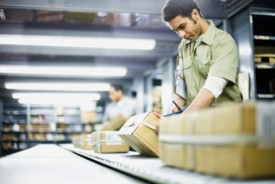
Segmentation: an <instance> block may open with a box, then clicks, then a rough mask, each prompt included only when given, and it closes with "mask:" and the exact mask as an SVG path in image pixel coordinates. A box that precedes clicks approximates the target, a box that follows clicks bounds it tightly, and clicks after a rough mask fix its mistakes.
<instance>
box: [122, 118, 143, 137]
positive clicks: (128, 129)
mask: <svg viewBox="0 0 275 184" xmlns="http://www.w3.org/2000/svg"><path fill="white" fill-rule="evenodd" d="M147 115H148V113H143V114H139V115H135V116H132V117H130V118H129V119H128V121H127V122H126V123H125V124H124V125H123V126H122V128H121V129H120V130H119V132H120V133H122V134H132V133H133V132H134V131H135V130H136V129H137V127H138V126H139V125H140V123H142V122H143V120H144V119H145V117H146V116H147Z"/></svg>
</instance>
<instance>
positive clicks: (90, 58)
mask: <svg viewBox="0 0 275 184" xmlns="http://www.w3.org/2000/svg"><path fill="white" fill-rule="evenodd" d="M182 1H183V2H184V0H182ZM165 2H166V0H150V1H146V0H139V1H134V0H128V1H121V0H93V1H86V0H78V1H71V0H43V1H35V0H26V1H15V0H10V1H8V0H0V129H1V132H0V173H3V176H4V177H2V176H1V177H0V183H20V182H21V183H35V182H37V180H38V179H39V180H40V179H41V180H42V182H41V183H50V182H51V183H57V182H59V181H60V182H61V181H63V182H67V183H76V182H78V183H90V182H93V183H99V182H100V183H107V182H108V183H109V182H114V183H199V182H200V183H235V182H236V183H242V182H243V183H250V182H251V183H253V182H259V183H275V180H274V178H275V173H274V171H273V172H272V171H271V170H273V169H274V170H275V168H274V166H266V167H267V168H264V167H261V166H262V165H260V166H258V165H253V163H252V162H251V164H250V165H249V164H248V165H249V166H247V167H249V168H251V172H250V170H249V169H248V170H249V171H248V172H247V173H246V172H245V171H244V172H243V173H242V174H240V175H238V174H236V176H237V179H235V178H234V177H235V175H234V174H232V175H230V174H228V175H227V174H220V173H215V172H214V170H215V169H214V168H215V166H213V168H212V172H214V175H211V174H210V175H208V173H207V172H206V171H204V170H203V167H201V168H202V169H201V170H200V171H198V172H196V169H191V171H189V169H186V168H185V167H184V166H183V167H182V166H178V165H177V162H181V161H180V159H181V157H180V156H178V154H180V153H178V152H177V150H176V148H175V147H172V146H171V148H169V149H170V153H173V154H171V155H172V156H171V155H170V156H171V157H169V156H167V157H165V156H163V155H161V154H164V153H165V154H167V155H168V153H166V152H165V151H163V150H165V149H168V147H169V146H168V143H167V142H165V141H164V142H165V143H167V145H166V144H165V143H160V142H161V141H162V140H165V136H163V139H161V136H160V135H161V134H162V131H163V132H165V131H164V130H161V131H160V132H159V133H158V134H156V135H157V136H158V138H156V140H158V141H159V145H162V146H160V147H159V149H160V150H162V151H161V152H160V155H158V154H155V156H156V155H157V158H156V157H152V154H151V155H150V154H148V155H149V156H148V157H147V156H146V154H147V153H148V152H146V151H144V152H143V151H142V149H141V148H137V147H138V146H137V147H135V146H132V145H131V144H130V143H129V144H130V148H129V146H127V149H129V150H130V152H129V153H124V154H125V155H123V154H122V153H119V154H115V153H113V154H100V153H94V150H93V151H92V150H90V147H89V145H88V143H87V142H89V141H91V140H96V139H97V138H98V137H100V134H92V133H94V132H97V131H98V130H100V128H101V127H102V125H103V124H104V123H105V122H104V116H105V115H104V114H106V112H107V110H106V109H107V106H108V104H110V103H111V100H110V97H109V95H110V94H109V89H110V87H112V85H114V84H115V85H119V86H122V87H123V91H124V94H125V96H127V97H128V98H131V99H133V100H134V101H135V112H136V113H135V114H132V115H136V114H138V115H139V114H142V113H147V112H157V113H158V114H161V115H167V114H170V113H172V105H173V93H174V84H175V70H176V67H177V66H176V65H177V56H178V47H179V44H180V42H181V40H182V39H181V38H180V37H179V36H178V35H177V34H176V33H175V32H174V31H172V30H171V29H170V28H169V26H167V25H166V23H165V22H164V21H163V19H162V7H163V6H164V4H165ZM196 2H197V4H198V5H199V7H200V10H201V12H202V14H203V17H204V19H206V20H212V21H213V22H214V24H215V26H216V27H217V28H218V29H221V30H223V31H225V32H227V33H229V34H230V35H231V36H232V37H233V39H234V41H235V42H236V45H237V48H238V54H239V66H238V79H239V81H238V87H239V88H240V90H241V92H242V96H243V104H246V103H258V102H262V103H268V104H269V106H268V105H267V106H268V107H266V106H265V107H263V106H264V105H263V106H261V105H259V106H257V107H256V108H255V109H256V110H255V111H257V110H258V111H259V112H262V113H263V111H266V112H267V113H263V114H264V115H265V117H263V116H264V115H262V116H260V115H258V119H257V120H258V121H262V119H264V118H265V119H264V121H265V122H264V123H265V124H266V125H267V124H268V126H269V128H267V129H268V130H269V132H268V135H269V137H268V139H267V140H268V141H267V142H268V143H272V145H273V147H271V148H270V149H267V150H268V151H269V152H268V151H266V152H264V153H262V152H260V151H259V152H257V154H255V155H256V156H255V155H253V154H252V156H251V158H252V157H253V158H254V159H255V160H257V159H258V160H260V158H261V157H265V158H266V159H265V160H264V161H263V163H265V164H266V165H268V164H267V163H270V165H271V164H272V163H274V161H275V156H274V155H275V149H274V142H275V141H274V140H275V138H274V137H275V117H274V113H273V114H272V111H273V110H275V108H274V107H275V105H274V102H275V101H274V100H275V28H274V24H275V3H274V2H272V1H271V0H196ZM244 106H245V105H244ZM248 106H249V105H248ZM245 107H246V106H245ZM260 107H262V109H260ZM269 107H270V108H269ZM249 108H250V106H249ZM236 109H237V108H236ZM213 111H214V110H213ZM244 111H245V110H244ZM258 111H257V112H258ZM223 112H224V111H221V114H222V113H223ZM234 112H235V111H234ZM236 112H237V111H236ZM247 112H248V114H246V115H247V116H246V117H251V118H252V117H254V114H253V113H255V112H254V111H252V110H249V111H247ZM268 113H269V114H268ZM202 114H203V113H202ZM236 114H238V113H236ZM149 115H150V114H149ZM149 115H148V116H149ZM214 116H215V115H214ZM232 116H235V114H232ZM236 116H237V115H236ZM142 117H143V116H142ZM205 117H206V118H205V120H206V119H207V118H208V117H210V113H209V115H207V116H205ZM228 117H230V116H228ZM259 117H260V118H259ZM143 118H144V117H143ZM261 118H262V119H261ZM190 119H191V118H190ZM221 119H223V118H221ZM225 119H226V115H225V116H224V121H225V122H226V121H227V120H225ZM228 119H230V118H228ZM235 119H236V121H237V120H238V121H239V119H237V118H235ZM235 119H234V118H233V117H232V121H234V120H235ZM252 119H253V118H252ZM252 119H250V121H251V123H253V122H255V121H256V120H252ZM259 119H261V120H259ZM130 120H131V118H130V119H129V120H128V121H130ZM110 121H111V120H110ZM117 121H118V118H117ZM128 121H126V124H127V122H128ZM132 121H134V120H132ZM148 121H150V120H148ZM170 121H172V120H170ZM175 121H176V120H175ZM190 121H191V120H190ZM228 121H229V120H228ZM243 121H245V120H243ZM250 121H249V122H250ZM213 122H214V121H213ZM213 122H210V123H209V124H210V125H211V126H213V127H214V124H215V123H213ZM145 123H146V122H145ZM230 123H231V122H230ZM206 124H207V123H206ZM232 124H234V122H232ZM256 124H257V123H256ZM234 125H235V124H234ZM144 126H148V125H144ZM175 126H176V125H175ZM247 126H249V125H247ZM255 126H256V125H255ZM123 127H124V126H123ZM123 127H122V128H123ZM167 127H168V125H167ZM217 127H219V126H217ZM244 127H245V125H244ZM192 128H194V127H192ZM265 128H266V127H265ZM171 129H172V128H171ZM179 129H181V128H179ZM217 129H218V128H217ZM252 129H253V128H252ZM102 130H103V129H102ZM106 130H108V131H110V130H111V129H106ZM116 130H118V129H116ZM136 130H138V129H136ZM168 130H169V131H170V129H168V128H167V132H165V133H171V132H169V131H168ZM209 130H210V128H209ZM112 131H113V130H112ZM125 131H126V130H125ZM251 131H254V133H255V130H254V129H253V130H251V129H249V128H248V129H247V130H246V132H245V133H246V134H249V135H250V134H251ZM261 131H263V130H261ZM119 132H122V130H121V129H120V130H119ZM144 132H147V130H144ZM228 132H229V130H228ZM258 132H260V131H258ZM123 133H125V132H123ZM175 133H177V131H175ZM144 134H145V133H144ZM246 134H245V135H246ZM133 135H134V134H133ZM147 135H151V134H150V132H148V134H147ZM105 136H106V137H107V134H106V135H105ZM110 137H111V136H110ZM120 137H121V138H122V139H123V140H130V141H131V140H132V139H130V138H127V137H126V138H125V139H124V138H123V136H120ZM144 137H146V136H144ZM147 138H148V139H149V138H150V137H149V136H148V137H147ZM99 139H100V138H99ZM106 140H107V138H106ZM152 140H153V138H152ZM245 140H247V139H245ZM249 140H250V139H249ZM132 141H133V140H132ZM91 142H92V141H91ZM126 142H127V141H126ZM168 142H169V141H168ZM248 142H249V141H248ZM73 143H74V144H73ZM75 144H78V146H75ZM86 144H87V145H86ZM178 144H179V143H178ZM194 144H195V143H194ZM217 144H218V143H217ZM243 144H245V143H243ZM241 145H242V144H241ZM166 146H167V147H166ZM220 146H221V145H220ZM242 146H243V145H242ZM242 146H240V149H239V151H240V150H242V149H243V150H246V148H243V147H242ZM76 147H77V148H76ZM80 147H82V148H80ZM91 149H92V148H91ZM102 149H103V148H102ZM144 149H145V148H144ZM182 149H184V150H186V152H184V153H183V155H187V154H189V152H190V153H191V152H195V151H194V147H192V148H190V147H186V148H182ZM236 149H237V148H236ZM249 149H250V148H249ZM249 149H248V148H247V150H249ZM251 149H254V148H251ZM228 150H229V149H228ZM101 151H102V150H101ZM95 152H96V151H95ZM102 152H103V151H102ZM127 152H128V150H127ZM138 152H139V153H141V155H139V154H137V153H138ZM198 152H199V151H198ZM201 152H203V153H204V154H205V155H206V154H208V153H210V151H209V152H207V149H205V150H203V149H201ZM240 152H241V151H240ZM226 153H227V154H228V155H230V154H231V152H230V151H228V152H226ZM234 153H236V155H237V152H234ZM238 153H239V152H238ZM126 154H128V155H126ZM211 154H213V155H215V152H214V151H213V152H211ZM219 154H220V158H224V159H226V160H227V161H228V162H230V159H234V160H233V163H236V165H237V164H238V163H239V162H238V159H239V157H237V156H236V157H234V158H233V157H232V158H231V157H230V158H229V157H226V156H224V157H222V152H219V153H217V155H219ZM143 155H145V156H143ZM153 155H154V154H153ZM135 156H136V157H135ZM158 157H160V158H158ZM172 157H175V158H178V160H177V159H176V160H173V162H169V161H167V160H168V159H169V158H170V159H171V158H172ZM248 157H249V156H248ZM242 158H244V157H242ZM249 158H250V157H249ZM47 159H48V160H47ZM182 159H183V160H184V159H186V160H188V159H189V160H188V161H186V160H184V162H185V161H186V162H189V161H190V158H189V157H188V158H185V157H184V156H183V157H182ZM192 159H194V158H193V157H192V158H191V160H192ZM205 160H208V159H207V157H205ZM209 160H210V161H211V159H209ZM210 161H209V162H210ZM47 162H48V163H49V164H47ZM190 162H191V161H190ZM194 162H195V163H196V161H194ZM206 162H207V161H205V163H206ZM36 164H37V165H36ZM164 164H167V165H168V166H167V165H164ZM169 164H170V165H169ZM173 164H174V165H173ZM192 164H194V163H193V162H192ZM192 164H191V165H192ZM219 164H220V165H222V163H219ZM31 165H34V166H33V167H32V166H31ZM73 165H74V166H75V167H73ZM171 165H172V166H175V167H171ZM274 165H275V164H274ZM35 166H37V167H35ZM65 167H66V168H65ZM190 167H191V166H190ZM220 167H222V166H220ZM224 167H225V168H226V167H227V165H226V163H224ZM228 167H229V166H228ZM234 167H235V166H234ZM234 167H233V166H232V168H234ZM236 167H237V166H236ZM187 168H189V166H188V167H187ZM205 168H206V167H205ZM209 168H210V167H209ZM244 168H245V167H243V170H245V169H246V168H245V169H244ZM253 168H254V170H255V173H256V174H255V178H254V175H253V172H254V170H253ZM12 169H16V170H17V171H18V173H16V172H14V173H12ZM39 169H40V170H39ZM66 169H67V170H68V172H66ZM149 170H151V171H152V170H153V171H152V172H150V171H149ZM194 170H195V171H194ZM210 170H211V169H210ZM233 170H234V169H233ZM252 170H253V171H252ZM43 172H48V173H49V176H50V177H49V176H47V175H45V173H43ZM70 172H71V173H72V175H70V176H66V175H67V173H70ZM30 173H33V175H36V177H33V178H32V177H29V175H30ZM103 173H106V174H108V176H109V177H106V178H105V177H102V174H103ZM205 173H206V174H205ZM251 173H252V174H251ZM258 173H260V174H258ZM265 173H267V174H266V175H265ZM257 174H258V175H257ZM1 175H2V174H1ZM216 175H218V176H216ZM219 175H221V176H219ZM224 176H225V177H224ZM232 177H233V178H232ZM250 177H251V178H250ZM54 178H56V179H54ZM240 178H241V180H239V179H240ZM246 178H248V179H249V180H246ZM242 179H244V180H242ZM262 179H263V180H262ZM208 181H209V182H208Z"/></svg>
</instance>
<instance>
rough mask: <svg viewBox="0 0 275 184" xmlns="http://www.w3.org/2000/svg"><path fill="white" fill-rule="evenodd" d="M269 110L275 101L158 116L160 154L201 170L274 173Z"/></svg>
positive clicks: (248, 175) (274, 122)
mask: <svg viewBox="0 0 275 184" xmlns="http://www.w3.org/2000/svg"><path fill="white" fill-rule="evenodd" d="M274 112H275V103H257V104H256V103H245V104H230V105H227V106H223V107H218V108H212V109H208V110H203V111H200V112H196V113H191V114H186V115H185V116H174V117H170V118H163V119H162V121H161V123H160V135H159V140H160V158H161V160H162V161H163V162H164V163H166V164H168V165H171V166H175V167H179V168H184V169H190V170H195V171H198V172H202V173H206V174H214V175H221V176H226V177H235V178H264V177H274V176H275V147H274V145H275V139H274V135H275V132H274V126H275V113H274ZM272 127H273V129H272Z"/></svg>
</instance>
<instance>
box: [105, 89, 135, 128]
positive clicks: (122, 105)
mask: <svg viewBox="0 0 275 184" xmlns="http://www.w3.org/2000/svg"><path fill="white" fill-rule="evenodd" d="M109 98H110V100H111V103H110V104H108V105H107V107H106V109H105V114H104V117H103V123H104V124H107V123H108V122H110V121H111V120H112V119H114V118H117V119H118V117H119V116H120V117H121V116H122V117H123V118H124V119H125V120H127V119H128V118H129V117H130V116H132V115H135V114H136V110H137V109H136V108H137V103H136V101H135V100H134V99H131V98H128V97H125V96H124V89H123V86H122V85H119V84H113V85H111V88H110V90H109ZM109 130H111V129H109Z"/></svg>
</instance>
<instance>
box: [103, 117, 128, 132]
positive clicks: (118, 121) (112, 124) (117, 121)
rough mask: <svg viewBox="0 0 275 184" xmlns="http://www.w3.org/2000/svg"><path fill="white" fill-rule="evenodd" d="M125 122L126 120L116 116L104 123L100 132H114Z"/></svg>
mask: <svg viewBox="0 0 275 184" xmlns="http://www.w3.org/2000/svg"><path fill="white" fill-rule="evenodd" d="M126 121H127V119H126V118H125V117H124V116H123V115H122V114H118V115H117V116H116V117H114V118H113V119H111V120H110V121H108V122H106V123H105V122H104V124H103V126H102V128H101V131H115V130H118V129H120V128H121V127H122V126H123V125H124V123H125V122H126Z"/></svg>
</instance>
